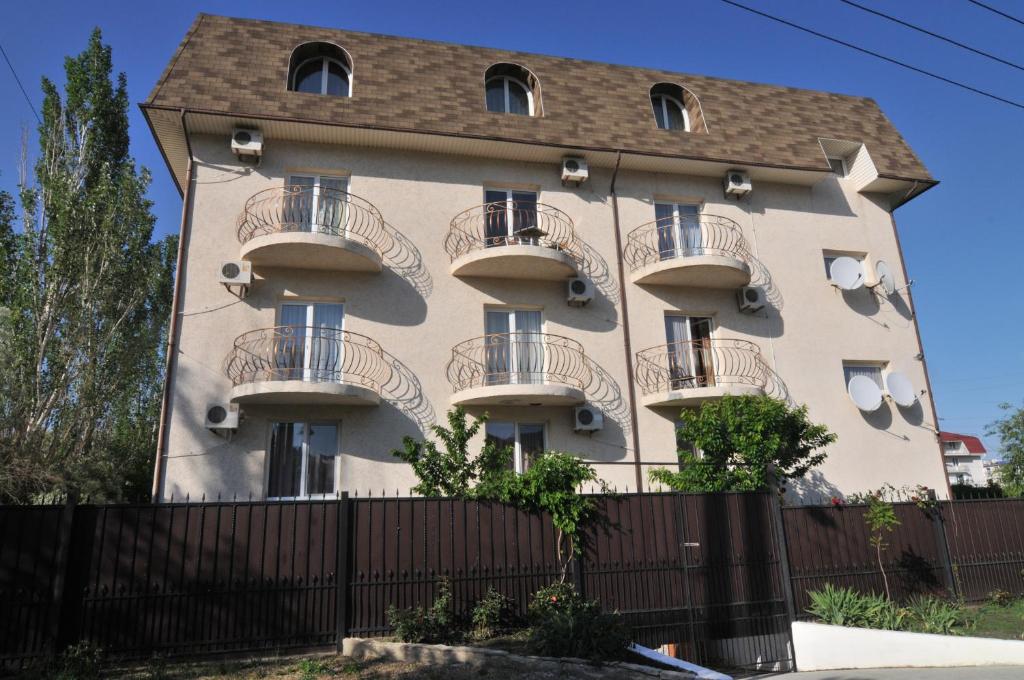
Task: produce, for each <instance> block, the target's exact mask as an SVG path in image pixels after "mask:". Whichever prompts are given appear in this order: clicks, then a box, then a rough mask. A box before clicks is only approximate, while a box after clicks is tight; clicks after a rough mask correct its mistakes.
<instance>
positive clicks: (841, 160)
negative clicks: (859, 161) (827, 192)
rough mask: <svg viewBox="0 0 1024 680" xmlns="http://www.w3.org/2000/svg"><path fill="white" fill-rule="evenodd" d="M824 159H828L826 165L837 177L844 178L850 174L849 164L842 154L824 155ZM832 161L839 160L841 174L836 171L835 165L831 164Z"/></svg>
mask: <svg viewBox="0 0 1024 680" xmlns="http://www.w3.org/2000/svg"><path fill="white" fill-rule="evenodd" d="M825 159H826V160H827V161H828V165H829V167H830V168H831V169H832V174H833V175H835V176H836V177H837V178H838V179H846V178H847V177H848V176H849V175H850V166H849V164H848V163H847V162H846V159H845V158H843V157H842V156H825ZM833 161H838V162H839V165H840V167H841V168H842V170H843V172H842V174H840V173H838V172H836V169H835V167H834V166H833V165H832V162H833Z"/></svg>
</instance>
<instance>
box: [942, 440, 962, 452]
mask: <svg viewBox="0 0 1024 680" xmlns="http://www.w3.org/2000/svg"><path fill="white" fill-rule="evenodd" d="M943 444H944V446H945V448H946V453H957V452H958V451H960V442H943Z"/></svg>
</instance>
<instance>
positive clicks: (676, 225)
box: [654, 201, 704, 260]
mask: <svg viewBox="0 0 1024 680" xmlns="http://www.w3.org/2000/svg"><path fill="white" fill-rule="evenodd" d="M699 215H700V206H699V205H695V204H688V203H668V202H663V201H656V202H655V203H654V217H655V219H656V220H657V225H658V257H659V258H660V259H662V260H670V259H672V258H675V257H686V256H688V255H689V256H693V255H702V254H704V236H703V234H702V232H701V227H700V219H699V217H698V216H699Z"/></svg>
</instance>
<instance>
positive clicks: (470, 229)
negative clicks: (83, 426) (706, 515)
mask: <svg viewBox="0 0 1024 680" xmlns="http://www.w3.org/2000/svg"><path fill="white" fill-rule="evenodd" d="M142 110H143V112H144V114H145V116H146V119H147V121H148V122H149V124H150V126H151V128H152V131H153V134H154V135H155V137H156V141H157V143H158V144H159V146H160V149H161V151H162V152H163V154H164V156H165V159H166V161H167V166H168V169H169V170H170V172H171V174H172V176H173V178H174V180H175V182H176V183H177V185H178V187H179V189H180V190H181V191H182V192H183V195H184V201H185V206H184V210H183V220H182V232H181V235H182V239H181V245H182V253H181V255H182V259H181V268H180V270H179V272H178V279H177V290H176V297H175V310H176V315H175V324H174V325H173V328H172V332H171V338H172V343H173V344H172V351H171V352H170V372H169V380H168V386H167V399H166V401H165V411H164V414H163V416H164V417H163V419H162V422H161V437H160V449H159V451H158V464H157V473H156V483H155V496H156V497H157V498H159V499H168V498H170V497H171V496H172V495H173V496H174V497H176V498H180V497H182V496H183V495H184V494H186V493H189V494H191V495H192V496H193V497H195V496H199V495H200V494H206V495H207V496H208V497H209V496H216V495H221V496H228V497H230V496H232V495H236V494H237V495H239V496H243V497H244V496H247V495H249V494H252V496H253V497H255V498H262V497H271V498H294V497H307V496H318V495H323V494H332V493H335V492H339V491H351V492H358V493H360V494H363V493H366V492H368V491H371V490H372V491H373V492H374V493H375V494H378V493H380V491H381V490H382V489H386V490H387V491H388V493H394V491H395V490H399V491H401V492H403V493H404V492H407V490H408V489H409V488H410V487H411V486H412V485H413V484H414V483H415V479H414V477H413V475H412V472H411V470H410V468H409V467H408V466H407V465H405V464H403V463H401V462H400V461H398V460H397V459H396V458H394V457H393V456H391V455H390V453H389V451H390V450H391V449H392V448H395V447H398V446H400V445H401V439H402V437H403V436H406V435H409V436H413V437H422V436H424V434H425V433H427V432H428V431H429V430H428V428H429V426H430V425H431V424H433V423H434V422H443V421H444V414H445V412H446V411H447V410H448V409H449V408H451V407H452V406H453V405H456V404H458V405H462V406H464V407H466V409H467V410H468V411H469V412H470V413H471V414H474V415H479V414H482V413H488V414H489V416H490V420H489V421H488V423H487V426H486V432H485V433H481V434H480V435H479V438H480V440H481V441H482V439H483V437H484V436H486V437H490V438H492V439H494V440H496V441H501V442H506V443H508V444H509V445H511V446H512V447H513V448H514V450H515V466H516V468H517V469H523V468H525V467H526V466H528V465H529V461H530V457H531V456H532V455H534V454H535V453H536V452H538V451H541V450H542V449H558V450H565V451H572V452H576V453H578V454H579V455H581V456H582V457H584V458H585V459H586V460H588V461H590V462H592V463H594V464H595V466H596V469H597V471H598V473H599V474H600V476H601V477H603V478H604V479H606V480H608V481H609V482H610V483H611V484H612V485H614V486H616V487H617V488H618V489H620V490H624V489H626V488H627V487H628V488H629V489H631V490H635V489H636V488H637V487H638V486H643V487H644V488H646V487H647V474H648V470H649V469H650V468H651V467H652V465H655V464H668V465H672V464H674V461H675V443H676V437H675V421H676V418H677V417H678V414H679V412H680V409H683V408H689V407H695V406H698V405H700V404H701V403H704V402H706V401H708V400H714V399H720V398H721V397H722V396H723V395H725V394H729V393H733V394H769V395H772V396H775V397H779V398H783V399H788V400H790V401H792V402H793V403H806V404H808V405H809V407H810V416H811V418H812V419H814V420H815V421H819V422H823V423H826V424H827V425H828V426H829V427H830V428H831V429H832V430H833V431H835V432H836V433H837V434H838V435H839V439H838V442H837V443H836V444H835V445H834V446H833V447H831V449H830V455H829V458H828V460H827V461H826V463H825V464H824V465H823V466H822V467H821V468H820V470H819V471H818V472H819V473H820V474H816V475H815V477H814V479H813V480H812V481H813V483H814V484H820V485H821V486H822V487H823V488H829V489H838V490H840V491H845V492H853V491H863V490H865V489H869V488H877V487H879V486H881V485H882V484H883V483H885V482H892V483H893V484H896V485H903V484H918V483H920V484H925V485H928V486H930V487H933V488H937V489H938V490H939V493H940V495H942V496H945V493H946V484H945V477H944V475H943V470H942V465H941V463H940V461H941V451H940V449H939V447H938V443H937V439H936V436H935V435H934V434H933V433H932V431H931V430H930V429H929V427H931V424H932V423H934V422H935V418H934V412H933V408H932V402H931V395H930V394H929V393H928V390H927V385H928V381H927V375H926V370H925V365H924V363H923V361H922V360H921V356H922V354H921V352H922V349H921V346H920V343H919V339H918V336H917V328H916V323H917V322H916V319H915V317H914V314H913V311H912V310H913V305H912V302H911V298H910V292H909V290H908V289H907V287H906V284H907V279H906V275H905V272H904V269H903V257H902V254H901V252H900V246H899V241H898V237H897V234H896V229H895V224H894V222H893V219H892V214H891V213H892V211H893V210H894V209H895V208H897V207H898V206H900V205H902V204H904V203H906V202H907V201H909V200H911V199H913V198H915V197H916V196H918V195H919V194H921V193H922V192H923V191H925V190H926V189H928V188H930V187H931V186H933V185H934V184H935V183H936V182H935V180H934V179H932V177H931V175H930V174H929V173H928V171H927V170H926V169H925V167H924V166H923V165H922V163H921V161H920V160H918V158H917V157H916V156H915V155H914V153H913V151H911V149H910V148H909V147H908V146H907V144H906V142H904V140H903V138H902V137H901V136H900V134H899V133H898V132H897V131H896V130H895V129H894V128H893V126H892V124H891V123H890V122H889V120H888V119H887V118H886V117H885V115H884V114H883V113H882V112H881V110H879V108H878V106H877V105H876V104H875V102H873V101H872V100H870V99H865V98H861V97H851V96H845V95H837V94H828V93H824V92H813V91H806V90H797V89H792V88H787V87H778V86H772V85H758V84H753V83H747V82H737V81H727V80H719V79H714V78H707V77H703V76H695V75H684V74H679V73H671V72H666V71H658V70H653V69H643V68H627V67H621V66H612V65H608V64H601V63H593V62H584V61H575V60H572V59H565V58H556V57H548V56H540V55H534V54H525V53H519V52H509V51H503V50H492V49H482V48H476V47H465V46H460V45H451V44H445V43H436V42H428V41H423V40H412V39H405V38H396V37H388V36H381V35H370V34H366V33H356V32H351V31H343V30H331V29H325V28H313V27H304V26H294V25H286V24H277V23H270V22H263V21H252V20H243V19H229V18H224V17H216V16H209V15H200V16H199V17H198V18H197V19H196V21H195V23H194V24H193V26H192V27H191V28H190V29H189V31H188V34H187V36H186V37H185V40H184V41H183V42H182V44H181V46H180V47H179V48H178V50H177V52H176V53H175V54H174V56H173V58H172V60H171V62H170V63H169V64H168V66H167V68H166V70H165V71H164V73H163V75H162V76H161V77H160V80H159V82H158V83H157V84H156V87H155V88H154V89H153V92H152V94H151V95H150V97H149V98H148V100H147V101H146V102H145V103H144V104H143V105H142ZM841 256H845V257H847V258H848V259H846V260H843V261H841V263H840V264H842V267H841V268H842V274H843V277H844V278H843V282H842V283H843V284H844V285H845V286H846V287H847V288H850V289H851V290H840V289H839V288H838V287H837V286H835V285H832V284H833V283H835V282H833V281H830V276H831V274H832V273H833V271H834V270H835V269H836V267H832V266H831V264H832V262H834V261H835V258H838V257H841ZM882 263H887V266H886V265H885V264H882ZM250 268H251V270H250ZM886 270H888V272H889V273H888V274H887V275H885V276H883V275H884V274H886ZM851 272H852V274H851ZM250 276H251V282H249V281H248V279H249V277H250ZM864 283H867V284H868V285H862V284H864ZM222 284H223V285H222ZM242 284H245V285H242ZM876 284H877V285H876ZM748 286H753V288H749V287H748ZM894 376H896V380H895V382H896V383H898V384H900V385H901V386H902V389H899V390H893V391H894V394H897V393H898V395H899V397H898V400H899V401H902V402H903V403H904V404H905V406H898V405H897V403H895V401H894V400H893V399H890V398H889V397H885V398H883V396H882V392H883V389H884V388H885V387H886V386H887V384H888V383H887V380H890V379H891V378H893V377H894ZM900 376H902V378H903V379H902V380H901V379H900ZM850 382H853V383H854V384H856V385H858V387H857V390H856V391H857V393H858V399H859V400H860V402H861V406H862V407H864V410H863V411H862V410H860V409H858V407H857V406H856V405H855V404H854V403H853V402H852V401H851V399H850V397H848V395H847V388H848V383H850ZM890 382H891V381H890ZM918 399H919V401H918ZM478 443H479V442H475V443H474V447H475V446H476V445H477V444H478Z"/></svg>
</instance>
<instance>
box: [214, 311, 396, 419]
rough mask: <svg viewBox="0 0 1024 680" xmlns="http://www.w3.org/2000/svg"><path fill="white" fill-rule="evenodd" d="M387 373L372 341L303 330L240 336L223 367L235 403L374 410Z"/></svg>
mask: <svg viewBox="0 0 1024 680" xmlns="http://www.w3.org/2000/svg"><path fill="white" fill-rule="evenodd" d="M390 371H391V369H390V368H389V366H388V363H387V362H386V361H385V360H384V352H383V351H382V350H381V347H380V345H378V344H377V343H376V342H375V341H374V340H371V339H370V338H368V337H366V336H363V335H359V334H357V333H350V332H348V331H341V330H335V329H330V328H314V327H303V326H278V327H276V328H263V329H260V330H255V331H250V332H248V333H244V334H242V335H240V336H238V338H237V339H235V345H234V347H233V348H232V350H231V352H230V353H229V354H228V356H227V359H226V360H225V362H224V372H225V373H226V374H227V376H228V378H230V379H231V384H232V385H233V387H232V390H231V401H232V402H234V403H238V404H259V405H263V404H267V405H303V406H316V405H366V406H376V405H377V404H378V403H379V402H380V390H381V385H382V384H384V383H386V382H387V378H388V376H390Z"/></svg>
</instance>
